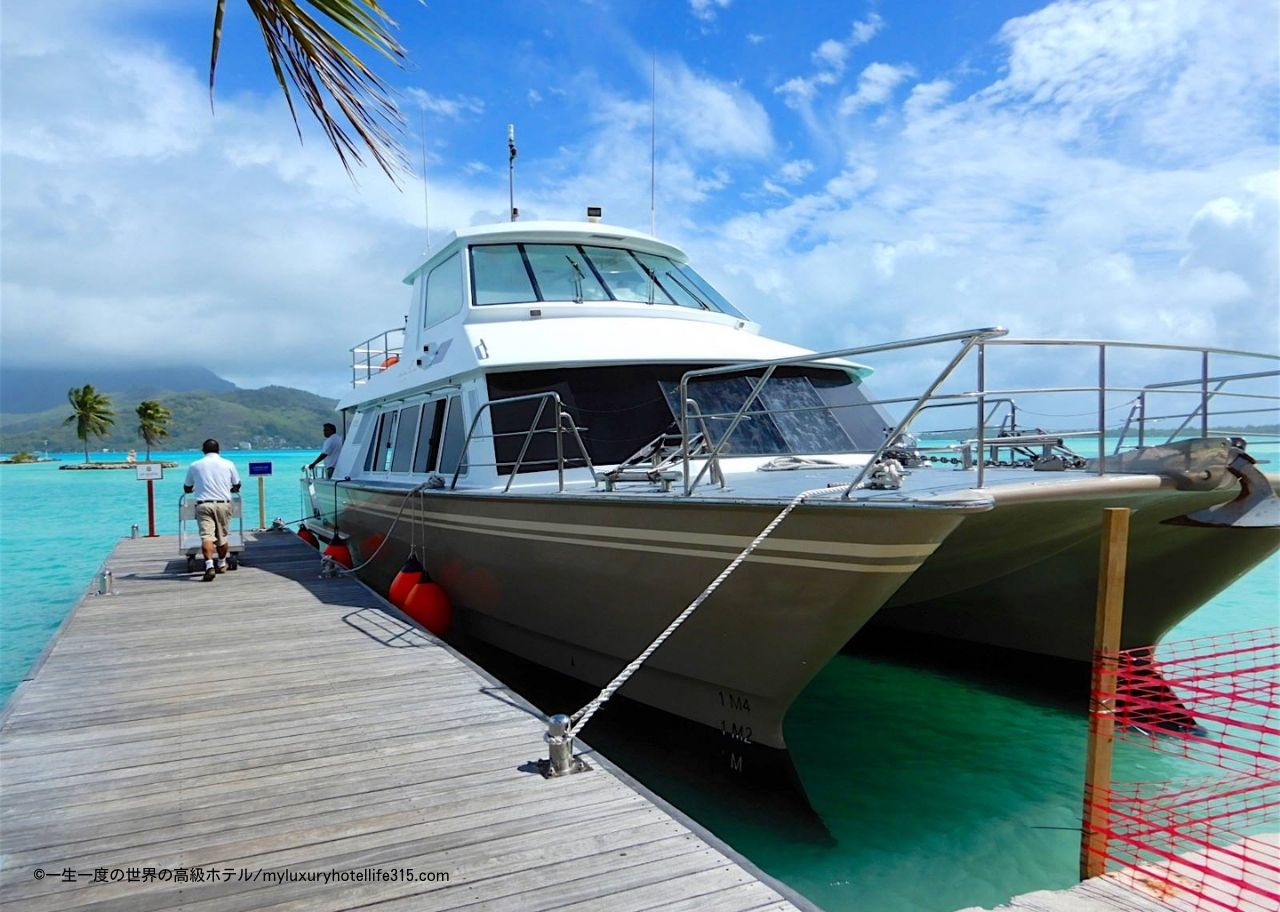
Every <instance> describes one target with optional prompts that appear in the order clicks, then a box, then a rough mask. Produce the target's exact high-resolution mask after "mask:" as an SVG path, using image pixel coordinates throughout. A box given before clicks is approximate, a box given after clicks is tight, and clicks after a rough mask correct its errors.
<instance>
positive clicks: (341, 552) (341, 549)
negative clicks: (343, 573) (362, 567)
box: [324, 540, 353, 570]
mask: <svg viewBox="0 0 1280 912" xmlns="http://www.w3.org/2000/svg"><path fill="white" fill-rule="evenodd" d="M324 556H325V557H331V558H333V562H334V563H335V564H341V565H342V566H344V567H346V568H347V569H348V570H350V569H351V567H352V566H353V564H352V562H351V549H350V548H348V547H347V546H346V544H345V543H344V542H340V541H336V540H335V541H334V542H333V543H332V544H330V545H329V547H327V548H325V549H324Z"/></svg>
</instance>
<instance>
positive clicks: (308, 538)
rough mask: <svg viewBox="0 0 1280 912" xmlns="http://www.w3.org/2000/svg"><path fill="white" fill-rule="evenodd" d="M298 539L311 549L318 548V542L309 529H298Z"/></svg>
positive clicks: (304, 527) (302, 527) (300, 527)
mask: <svg viewBox="0 0 1280 912" xmlns="http://www.w3.org/2000/svg"><path fill="white" fill-rule="evenodd" d="M298 538H300V539H302V540H303V541H304V542H306V543H307V544H308V545H310V546H311V547H313V548H318V547H320V540H319V539H318V538H316V534H315V533H314V532H312V531H311V530H310V529H308V528H307V527H306V526H299V527H298Z"/></svg>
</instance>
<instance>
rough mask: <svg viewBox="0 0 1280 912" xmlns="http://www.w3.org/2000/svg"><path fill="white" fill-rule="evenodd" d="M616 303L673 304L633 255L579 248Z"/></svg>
mask: <svg viewBox="0 0 1280 912" xmlns="http://www.w3.org/2000/svg"><path fill="white" fill-rule="evenodd" d="M582 249H583V250H584V251H586V254H587V256H589V257H590V258H591V262H592V263H594V264H595V267H596V269H597V270H598V271H599V272H600V277H601V278H602V279H604V280H605V282H606V283H607V284H608V286H609V288H610V289H611V290H612V291H613V294H614V297H616V298H617V299H618V300H619V301H638V302H641V303H646V304H674V303H675V302H674V301H673V300H671V297H670V296H669V295H668V294H667V293H666V292H665V291H664V290H663V289H662V286H661V285H659V284H658V283H657V282H656V281H655V280H654V278H653V276H652V275H651V274H650V273H649V271H647V270H646V269H645V268H644V267H643V266H642V265H641V264H640V261H639V260H637V259H636V258H635V255H634V254H632V253H631V251H629V250H618V249H616V248H614V247H583V248H582Z"/></svg>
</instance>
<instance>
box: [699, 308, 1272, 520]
mask: <svg viewBox="0 0 1280 912" xmlns="http://www.w3.org/2000/svg"><path fill="white" fill-rule="evenodd" d="M1005 332H1006V331H1005V330H1004V329H1002V328H999V327H989V328H983V329H973V330H966V331H963V332H958V333H948V334H944V335H939V336H927V337H922V338H918V339H909V340H904V341H900V342H891V343H885V344H881V345H872V346H860V347H856V348H846V349H840V350H838V351H830V352H821V353H815V354H810V355H799V356H793V357H789V358H779V359H774V360H768V361H755V362H746V363H738V364H731V365H725V366H722V367H715V368H705V369H701V370H694V371H688V372H687V373H685V374H684V376H683V377H682V378H681V381H680V399H681V403H682V406H681V412H680V420H679V428H680V432H681V435H682V438H683V440H684V441H685V442H686V445H685V446H684V447H683V454H684V455H683V474H684V494H685V495H686V496H688V495H690V494H692V493H693V490H694V489H695V488H696V487H697V485H698V483H699V482H700V481H701V480H702V478H703V476H704V475H705V474H706V473H707V472H708V471H710V470H712V469H713V467H715V468H719V467H720V461H721V458H722V457H723V456H724V454H725V452H726V447H727V446H728V441H729V439H730V437H731V436H732V434H733V432H734V431H735V430H736V429H737V427H738V425H739V424H740V423H741V422H742V421H743V420H744V419H745V418H747V417H755V416H764V415H769V414H772V413H786V412H798V411H805V410H806V409H804V408H801V409H769V408H767V407H761V406H762V405H763V403H762V402H760V396H761V393H762V392H763V390H764V387H765V385H766V384H767V383H768V382H769V380H770V378H772V376H773V375H774V372H775V371H776V370H777V368H779V367H783V366H787V365H800V364H815V363H818V362H822V361H827V360H830V359H844V358H850V357H857V356H861V355H868V354H874V353H878V352H889V351H901V350H905V349H913V348H920V347H924V346H929V345H937V344H941V343H947V342H960V343H961V344H960V349H959V351H958V352H956V354H955V356H954V357H953V358H951V359H950V361H949V362H948V363H947V364H946V366H945V367H944V368H943V369H942V370H941V371H940V372H939V373H938V374H937V376H935V377H934V379H933V381H932V382H930V383H929V384H928V386H927V388H926V389H925V391H924V393H922V394H921V395H919V396H899V397H892V398H885V399H875V400H871V399H868V400H866V401H863V402H860V403H857V404H856V405H853V406H842V407H846V408H867V407H878V406H886V405H907V406H908V408H907V410H906V413H905V414H904V416H903V417H902V419H901V420H899V421H898V422H897V423H896V424H895V425H894V426H893V427H892V428H890V429H887V432H886V434H885V438H884V440H883V442H881V444H880V445H879V446H878V447H876V448H875V450H874V451H872V452H871V453H870V454H869V458H868V459H867V461H866V463H864V464H863V465H862V466H860V467H859V470H858V471H857V473H856V475H855V477H854V478H853V480H852V481H851V482H850V483H849V485H848V486H847V487H846V488H845V491H844V494H843V496H844V497H845V498H848V497H849V496H850V495H851V493H852V491H853V490H854V489H855V488H857V487H859V486H860V485H861V484H862V483H863V481H864V479H865V478H866V476H867V474H868V473H869V472H870V471H872V469H873V468H874V467H875V466H876V464H877V463H878V462H879V460H880V459H881V458H882V457H883V456H884V454H885V452H886V451H887V450H889V449H890V448H892V447H893V446H894V445H895V443H896V442H897V441H900V440H901V439H902V438H903V435H904V434H907V433H909V431H910V429H911V427H912V425H913V422H914V421H915V420H916V419H917V418H918V417H919V415H920V414H921V413H923V412H924V411H926V410H928V409H937V408H949V407H957V406H963V405H964V404H966V403H968V404H970V405H971V406H973V407H975V408H976V413H977V414H976V422H975V431H976V433H975V434H974V436H973V437H972V438H969V439H966V440H964V441H963V443H962V444H961V446H962V448H964V449H965V455H966V458H965V460H964V464H965V465H966V467H968V466H973V467H974V468H976V471H977V478H976V483H977V485H976V486H977V487H983V486H984V484H985V463H986V460H985V458H984V455H983V454H984V452H985V451H986V449H987V448H988V446H989V445H991V446H999V447H1009V446H1012V445H1014V444H1013V443H1012V441H1014V440H1015V439H1016V438H1017V437H1018V435H1019V434H1020V433H1021V432H1020V431H1019V429H1018V427H1017V419H1018V410H1019V405H1018V401H1017V400H1016V399H1015V398H1014V397H1016V396H1030V395H1035V396H1038V395H1041V394H1076V395H1080V394H1083V395H1089V396H1093V397H1095V403H1096V410H1095V413H1094V415H1095V418H1096V420H1095V424H1094V428H1093V429H1092V430H1086V431H1065V432H1060V433H1057V434H1053V435H1049V434H1045V433H1044V432H1040V433H1039V435H1038V436H1037V438H1036V440H1035V441H1033V443H1034V444H1035V445H1042V444H1043V443H1044V440H1045V439H1048V438H1050V437H1054V438H1066V437H1075V438H1080V437H1089V438H1093V439H1095V440H1096V441H1097V447H1098V457H1099V458H1098V459H1097V460H1096V462H1095V470H1096V471H1097V472H1098V473H1099V474H1102V473H1103V472H1105V471H1106V453H1107V447H1106V439H1107V436H1108V434H1109V433H1111V431H1109V429H1108V427H1107V424H1108V422H1107V415H1108V413H1109V411H1110V409H1109V407H1108V396H1110V395H1113V394H1131V395H1132V396H1133V406H1132V408H1131V409H1130V412H1129V417H1128V418H1127V419H1126V420H1125V423H1124V426H1123V427H1122V428H1121V429H1120V430H1119V439H1118V441H1117V443H1116V446H1115V449H1114V451H1113V452H1114V453H1117V454H1118V453H1119V452H1120V450H1121V447H1122V446H1123V443H1124V440H1125V439H1126V437H1127V436H1128V434H1129V431H1130V428H1131V427H1132V426H1133V425H1134V424H1136V425H1137V428H1138V439H1139V443H1138V445H1139V446H1144V445H1145V444H1146V437H1147V435H1148V433H1149V429H1150V427H1151V425H1153V424H1154V423H1155V422H1156V421H1162V420H1170V419H1173V420H1176V419H1178V418H1182V419H1183V420H1182V423H1181V424H1180V425H1179V426H1178V427H1177V428H1176V429H1175V430H1174V431H1173V432H1172V433H1170V435H1169V437H1168V440H1173V439H1174V438H1176V437H1177V436H1178V435H1179V434H1180V433H1182V431H1183V430H1185V429H1186V427H1187V425H1188V424H1190V423H1191V422H1192V421H1194V420H1195V419H1196V418H1199V419H1200V427H1199V431H1200V436H1208V435H1209V433H1210V429H1211V419H1212V417H1213V415H1214V413H1213V410H1212V406H1213V405H1214V403H1215V401H1216V402H1218V403H1219V404H1220V405H1221V403H1224V402H1225V403H1230V404H1228V405H1226V406H1223V407H1219V408H1218V409H1217V412H1216V416H1217V417H1218V418H1220V419H1221V418H1226V417H1229V416H1240V415H1251V414H1260V413H1269V414H1272V415H1275V414H1277V411H1278V409H1280V395H1275V394H1272V393H1258V392H1249V391H1240V390H1232V389H1228V388H1227V387H1228V385H1229V384H1232V383H1239V382H1242V381H1250V380H1255V381H1256V380H1263V379H1267V378H1274V377H1280V370H1262V371H1242V372H1236V373H1229V374H1214V373H1211V371H1210V367H1211V361H1212V359H1215V358H1216V359H1221V358H1224V357H1238V358H1254V359H1263V360H1268V361H1280V355H1273V354H1268V353H1260V352H1248V351H1239V350H1234V349H1223V348H1208V347H1194V346H1184V345H1161V344H1158V343H1144V342H1114V341H1106V340H1098V339H1010V338H1005ZM997 346H998V347H1015V346H1016V347H1024V348H1035V347H1042V346H1057V347H1065V348H1083V349H1090V348H1091V349H1094V350H1095V352H1096V356H1095V357H1096V364H1097V383H1096V384H1094V385H1080V386H1057V387H1027V388H1016V389H1013V388H1009V389H1004V388H1001V389H991V388H988V387H987V366H988V365H987V356H988V348H989V347H997ZM1117 349H1121V350H1145V351H1152V352H1164V353H1173V352H1189V353H1193V354H1197V355H1199V356H1200V365H1201V370H1200V373H1199V375H1197V376H1195V377H1192V378H1188V379H1183V380H1175V381H1167V382H1161V383H1152V384H1146V385H1144V386H1132V385H1117V384H1109V383H1108V378H1107V372H1108V355H1109V354H1113V353H1114V352H1115V350H1117ZM971 354H975V357H976V380H977V385H976V388H975V389H973V390H969V391H965V392H959V393H941V392H939V390H940V389H941V387H942V386H943V384H944V383H946V382H947V380H948V379H949V378H951V377H952V376H953V375H954V374H955V372H956V370H957V368H958V367H959V366H960V364H961V363H962V362H963V361H964V360H965V359H966V358H968V357H969V356H970V355H971ZM851 366H856V365H851ZM731 374H748V375H750V376H749V377H747V379H749V380H751V381H753V385H752V387H751V390H750V393H749V394H748V395H747V396H746V398H745V399H744V400H743V402H742V405H741V406H740V407H739V408H738V409H737V410H736V411H733V412H727V411H726V412H722V413H710V412H708V413H706V414H702V413H700V412H699V413H698V419H699V421H700V423H703V427H704V428H705V423H704V422H705V421H707V420H718V421H723V420H727V421H728V426H727V427H726V428H725V430H724V431H723V433H722V434H721V435H720V438H719V440H718V441H717V442H716V443H715V445H714V446H713V447H712V448H711V451H710V453H709V454H707V455H706V457H705V458H702V457H701V456H699V457H698V458H700V459H701V466H700V467H699V468H698V471H697V472H696V473H695V472H694V467H693V461H694V460H693V458H691V448H690V447H689V446H688V445H687V442H688V441H689V439H690V430H691V429H690V415H691V414H692V408H691V406H696V404H697V403H696V400H694V399H691V398H690V395H689V385H690V383H691V382H695V381H697V380H699V379H701V378H705V377H712V376H724V375H731ZM1211 386H1212V388H1211ZM1160 395H1165V396H1184V397H1185V396H1187V395H1195V396H1196V398H1197V405H1196V407H1195V408H1194V409H1193V410H1191V411H1190V413H1189V414H1182V413H1178V414H1174V415H1158V416H1157V415H1149V414H1148V413H1147V401H1148V399H1149V398H1153V397H1156V396H1160ZM1241 402H1243V403H1245V404H1256V403H1260V402H1261V403H1268V404H1269V405H1267V406H1264V407H1261V408H1245V407H1243V406H1239V405H1236V403H1241ZM757 403H759V405H758V404H757ZM989 406H991V411H990V413H988V407H989ZM1006 406H1007V408H1008V409H1009V414H1008V415H1007V416H1006V418H1005V420H1004V421H1002V422H1001V427H1000V429H999V430H998V431H997V432H996V437H995V438H990V437H989V434H988V430H987V426H988V424H989V423H990V420H991V418H992V417H994V415H995V414H996V413H997V411H998V410H999V409H1000V408H1002V407H1006ZM706 439H709V438H706ZM970 448H971V449H970ZM975 457H976V458H975Z"/></svg>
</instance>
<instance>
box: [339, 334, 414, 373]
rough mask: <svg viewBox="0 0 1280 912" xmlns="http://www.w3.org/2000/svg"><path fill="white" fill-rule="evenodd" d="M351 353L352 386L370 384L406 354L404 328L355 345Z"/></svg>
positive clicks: (372, 337) (371, 337)
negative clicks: (374, 377) (371, 380)
mask: <svg viewBox="0 0 1280 912" xmlns="http://www.w3.org/2000/svg"><path fill="white" fill-rule="evenodd" d="M350 351H351V385H352V386H353V387H354V386H359V385H360V384H361V383H368V382H369V379H370V378H371V377H373V376H375V375H377V374H380V373H382V372H383V371H385V370H387V369H388V368H390V367H392V366H393V365H395V364H397V363H398V362H399V361H400V356H401V355H403V354H404V327H403V326H397V327H396V328H394V329H388V330H384V331H383V332H380V333H378V334H377V335H375V336H370V337H369V338H368V339H365V340H364V341H363V342H360V343H359V344H357V345H354V346H352V347H351V349H350Z"/></svg>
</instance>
